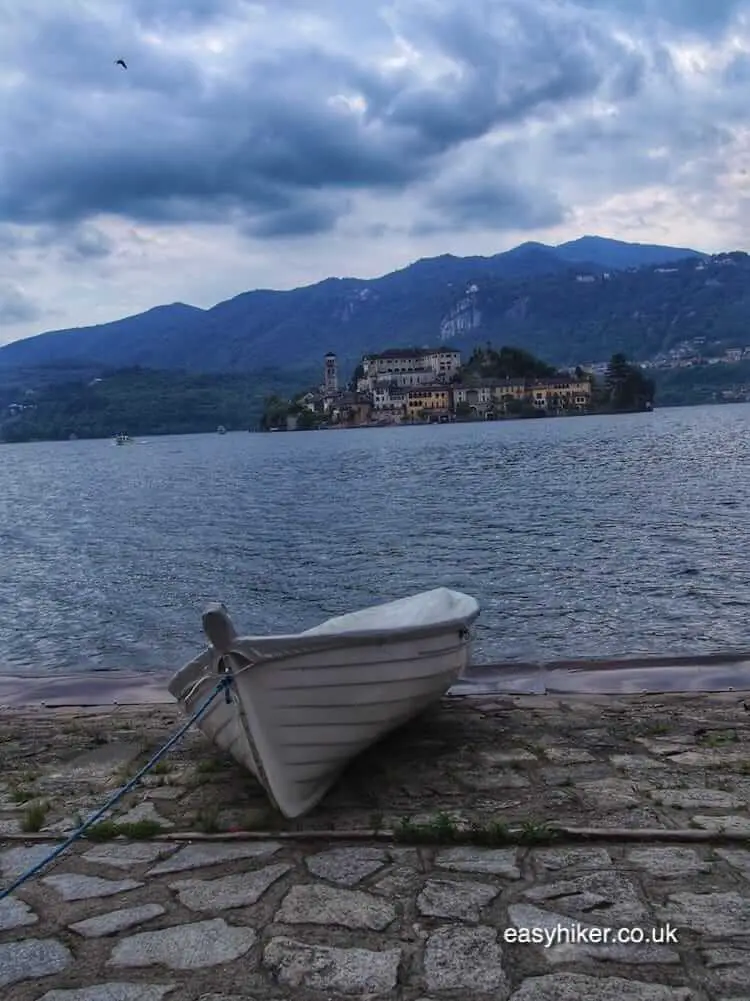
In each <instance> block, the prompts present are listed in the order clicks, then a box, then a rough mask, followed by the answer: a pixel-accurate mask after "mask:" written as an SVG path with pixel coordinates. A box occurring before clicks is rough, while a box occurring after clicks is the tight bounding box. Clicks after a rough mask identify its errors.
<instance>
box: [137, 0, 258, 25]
mask: <svg viewBox="0 0 750 1001" xmlns="http://www.w3.org/2000/svg"><path fill="white" fill-rule="evenodd" d="M249 6H250V3H249V2H248V0H130V4H129V7H130V10H131V11H132V13H133V16H134V17H135V18H136V20H138V21H139V22H140V23H141V24H143V25H146V26H148V27H155V26H158V25H172V26H174V25H179V26H180V27H183V26H185V27H189V28H192V27H203V26H205V25H207V24H213V23H215V22H216V21H220V20H222V19H223V18H234V17H241V16H242V14H243V12H246V11H247V8H248V7H249Z"/></svg>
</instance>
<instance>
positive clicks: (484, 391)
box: [269, 348, 593, 431]
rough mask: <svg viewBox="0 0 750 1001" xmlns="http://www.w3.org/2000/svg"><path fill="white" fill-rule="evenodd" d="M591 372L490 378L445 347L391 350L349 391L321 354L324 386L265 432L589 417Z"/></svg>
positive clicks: (369, 362)
mask: <svg viewBox="0 0 750 1001" xmlns="http://www.w3.org/2000/svg"><path fill="white" fill-rule="evenodd" d="M592 394H593V371H589V370H587V371H584V370H583V369H581V368H578V369H576V371H575V372H560V373H557V374H555V375H554V376H548V377H544V378H526V379H523V378H517V379H487V378H481V377H478V376H477V375H476V374H471V375H469V373H467V372H466V371H465V368H464V366H463V365H462V362H461V352H460V351H456V350H453V349H449V348H391V349H388V350H386V351H382V352H380V353H379V354H369V355H365V356H364V357H363V358H362V361H361V363H360V365H359V366H358V367H357V370H356V371H355V374H354V378H353V379H352V381H351V382H350V383H349V384H348V385H341V383H340V376H339V368H338V360H337V357H336V355H335V354H333V353H332V352H329V353H328V354H327V355H326V356H325V360H324V368H323V383H322V385H321V386H320V387H319V389H317V390H312V391H310V392H307V393H304V394H302V395H301V396H299V397H298V398H296V399H295V400H294V401H292V403H291V406H290V407H289V413H287V414H285V415H284V423H281V422H280V421H277V422H274V423H273V425H272V426H269V430H289V431H293V430H297V429H303V428H309V427H373V426H382V425H389V424H403V423H407V424H414V423H433V424H437V423H448V422H450V421H455V420H494V419H498V418H502V417H514V416H515V417H521V416H536V415H540V416H541V415H562V414H574V413H579V414H581V413H588V412H590V408H591V403H592Z"/></svg>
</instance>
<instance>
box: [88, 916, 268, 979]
mask: <svg viewBox="0 0 750 1001" xmlns="http://www.w3.org/2000/svg"><path fill="white" fill-rule="evenodd" d="M256 938H257V935H256V933H255V931H254V930H253V929H252V928H235V927H232V926H231V925H228V924H227V923H226V921H224V919H223V918H214V919H213V920H211V921H197V922H195V923H194V924H186V925H176V926H175V927H172V928H163V929H160V930H159V931H144V932H138V933H137V934H136V935H132V936H130V938H126V939H123V940H122V941H121V942H118V943H117V945H116V946H115V947H114V949H113V950H112V955H111V957H110V959H109V961H108V963H107V965H108V966H124V967H139V966H166V967H168V968H169V969H170V970H200V969H203V968H204V967H211V966H221V965H223V964H224V963H231V962H233V961H234V960H235V959H239V957H240V956H244V955H245V954H246V953H247V952H249V951H250V949H252V947H253V946H254V945H255V941H256Z"/></svg>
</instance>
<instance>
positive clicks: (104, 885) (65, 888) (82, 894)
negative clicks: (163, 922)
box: [42, 872, 144, 901]
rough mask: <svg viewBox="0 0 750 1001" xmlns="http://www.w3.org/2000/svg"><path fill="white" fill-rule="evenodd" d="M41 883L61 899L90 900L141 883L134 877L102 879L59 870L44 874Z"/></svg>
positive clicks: (111, 895) (141, 884)
mask: <svg viewBox="0 0 750 1001" xmlns="http://www.w3.org/2000/svg"><path fill="white" fill-rule="evenodd" d="M42 883H44V884H45V885H46V886H51V887H52V889H53V890H55V891H56V892H57V893H59V894H60V896H61V897H62V898H63V900H68V901H71V900H91V899H93V898H95V897H113V896H114V895H115V894H116V893H126V892H127V891H128V890H137V889H138V887H139V886H143V885H144V884H143V883H139V882H138V880H136V879H102V877H101V876H80V875H79V874H78V873H75V872H60V873H55V874H54V875H52V876H45V877H44V878H43V879H42Z"/></svg>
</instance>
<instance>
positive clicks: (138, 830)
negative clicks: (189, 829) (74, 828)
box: [84, 820, 163, 841]
mask: <svg viewBox="0 0 750 1001" xmlns="http://www.w3.org/2000/svg"><path fill="white" fill-rule="evenodd" d="M162 832H163V828H162V826H161V824H159V823H157V822H156V821H155V820H135V821H133V822H132V823H129V824H127V823H120V824H118V823H117V821H115V820H101V821H99V823H98V824H93V825H92V826H91V827H89V828H88V830H87V831H86V832H85V834H84V836H85V837H87V838H88V839H89V840H91V841H112V840H113V839H114V838H129V839H130V840H131V841H145V840H148V838H153V837H155V836H156V835H157V834H161V833H162Z"/></svg>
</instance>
